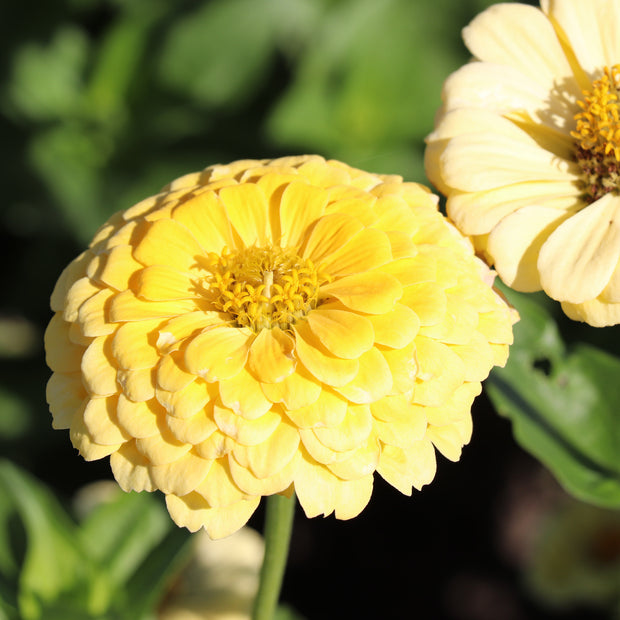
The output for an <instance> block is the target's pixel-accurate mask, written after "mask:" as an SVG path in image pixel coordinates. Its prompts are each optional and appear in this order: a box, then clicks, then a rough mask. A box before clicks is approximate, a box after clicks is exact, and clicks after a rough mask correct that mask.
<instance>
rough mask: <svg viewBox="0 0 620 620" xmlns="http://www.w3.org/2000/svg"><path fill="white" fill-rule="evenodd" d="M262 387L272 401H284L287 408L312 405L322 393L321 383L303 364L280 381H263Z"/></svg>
mask: <svg viewBox="0 0 620 620" xmlns="http://www.w3.org/2000/svg"><path fill="white" fill-rule="evenodd" d="M261 388H262V391H263V393H264V395H265V396H266V397H267V398H268V399H269V401H270V403H284V406H285V407H286V409H299V408H301V407H306V406H308V405H311V404H312V403H314V402H316V400H317V399H318V398H319V396H320V394H321V384H320V383H318V382H317V381H316V379H315V378H314V377H313V376H312V375H311V374H310V372H308V370H306V368H305V367H304V366H303V365H302V364H298V365H297V367H296V369H295V372H294V373H292V374H290V375H289V376H288V377H286V378H285V379H284V380H282V381H280V383H263V384H261Z"/></svg>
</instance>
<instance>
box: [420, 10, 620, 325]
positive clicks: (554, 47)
mask: <svg viewBox="0 0 620 620" xmlns="http://www.w3.org/2000/svg"><path fill="white" fill-rule="evenodd" d="M619 18H620V0H594V1H593V2H583V1H582V0H541V8H540V9H538V8H535V7H532V6H527V5H523V4H516V3H510V4H497V5H493V6H491V7H490V8H489V9H487V10H486V11H484V12H483V13H481V14H480V15H478V16H477V17H476V18H475V19H474V20H473V21H472V23H471V24H469V26H467V27H466V28H465V30H464V31H463V38H464V40H465V43H466V45H467V46H468V48H469V50H470V51H471V52H472V54H473V56H474V60H473V62H471V63H469V64H467V65H466V66H464V67H462V68H461V69H459V70H458V71H456V72H455V73H454V74H452V75H451V76H450V77H449V78H448V80H447V81H446V83H445V86H444V91H443V102H444V103H443V106H442V109H441V111H440V114H439V116H438V121H437V124H436V128H435V131H434V132H433V133H432V134H431V135H430V136H429V138H428V148H427V151H426V169H427V175H428V177H429V178H430V179H431V181H432V182H433V184H434V185H435V186H436V187H437V188H438V189H439V190H440V191H442V192H443V193H445V194H446V196H447V198H448V200H447V212H448V216H449V217H450V218H451V219H452V220H453V221H454V222H455V224H456V226H457V227H458V228H459V229H460V230H461V231H462V232H463V233H464V234H466V235H470V236H472V237H474V242H475V245H476V247H477V249H478V250H479V252H480V253H481V254H483V255H484V256H485V257H486V258H487V259H488V261H489V263H490V264H492V265H494V268H495V269H496V270H497V272H498V274H499V275H500V277H501V278H502V280H503V281H504V282H505V283H506V284H508V285H509V286H511V287H513V288H514V289H516V290H519V291H524V292H531V291H537V290H541V289H542V290H544V291H545V292H546V293H547V294H548V295H549V296H550V297H552V298H553V299H556V300H558V301H560V302H562V308H563V310H564V312H565V313H566V314H567V315H568V316H569V317H570V318H572V319H575V320H580V321H585V322H587V323H589V324H591V325H594V326H606V325H614V324H617V323H620V45H619V44H618V40H619V38H618V33H617V25H618V19H619Z"/></svg>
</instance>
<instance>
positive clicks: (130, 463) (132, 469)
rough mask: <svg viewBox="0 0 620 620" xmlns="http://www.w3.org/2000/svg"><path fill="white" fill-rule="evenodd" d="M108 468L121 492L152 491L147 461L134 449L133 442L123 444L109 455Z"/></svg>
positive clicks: (152, 483)
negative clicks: (110, 469)
mask: <svg viewBox="0 0 620 620" xmlns="http://www.w3.org/2000/svg"><path fill="white" fill-rule="evenodd" d="M110 467H111V468H112V473H113V474H114V478H116V481H117V482H118V484H119V486H120V487H121V489H123V491H125V492H127V493H128V492H129V491H138V492H140V491H154V490H155V489H156V488H157V487H156V486H155V484H154V482H153V480H152V479H151V473H150V468H149V461H148V460H147V459H146V458H145V457H144V455H143V454H142V453H141V452H139V451H138V450H137V449H136V446H135V442H134V441H129V442H127V443H125V444H123V445H122V446H121V447H120V448H119V449H118V450H117V451H116V452H114V453H113V454H111V455H110Z"/></svg>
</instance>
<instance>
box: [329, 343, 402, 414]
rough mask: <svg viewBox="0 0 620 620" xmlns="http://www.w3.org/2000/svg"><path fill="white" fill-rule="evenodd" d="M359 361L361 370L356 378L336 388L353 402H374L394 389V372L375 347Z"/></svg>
mask: <svg viewBox="0 0 620 620" xmlns="http://www.w3.org/2000/svg"><path fill="white" fill-rule="evenodd" d="M358 361H359V371H358V373H357V375H356V376H355V378H354V379H353V380H352V381H350V382H349V383H347V384H346V385H343V386H342V387H334V389H335V390H336V391H337V392H338V393H339V394H342V396H344V397H345V398H347V399H348V400H350V401H351V402H353V403H359V404H362V403H372V402H375V401H376V400H379V399H380V398H383V397H384V396H385V395H386V394H388V393H389V392H390V390H391V389H392V373H391V371H390V367H389V365H388V363H387V362H386V360H385V358H384V357H383V355H381V353H380V352H379V350H378V349H376V348H374V347H373V348H372V349H370V350H369V351H366V353H364V354H363V355H361V356H360V358H359V360H358Z"/></svg>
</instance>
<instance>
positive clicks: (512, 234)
mask: <svg viewBox="0 0 620 620" xmlns="http://www.w3.org/2000/svg"><path fill="white" fill-rule="evenodd" d="M570 216H571V214H570V213H566V212H563V211H558V210H557V209H550V208H545V207H524V208H523V209H519V210H518V211H515V212H514V213H512V214H511V215H508V216H507V217H505V218H504V219H503V220H502V221H501V222H500V223H499V224H498V225H497V226H496V227H495V228H494V229H493V230H492V231H491V234H490V235H489V238H488V241H487V251H488V252H489V254H490V255H491V256H492V257H493V262H494V267H495V270H496V271H497V273H498V274H499V276H500V278H501V279H502V280H503V281H504V282H505V283H506V284H507V285H508V286H510V287H511V288H514V289H515V290H517V291H523V292H527V293H530V292H533V291H539V290H540V289H541V282H540V275H539V269H538V257H539V254H540V249H541V247H542V246H543V245H544V244H545V243H546V241H547V239H548V238H549V235H551V234H552V233H553V231H554V230H555V229H556V228H557V227H558V226H559V225H561V223H562V222H563V221H564V220H566V219H567V218H569V217H570Z"/></svg>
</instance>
